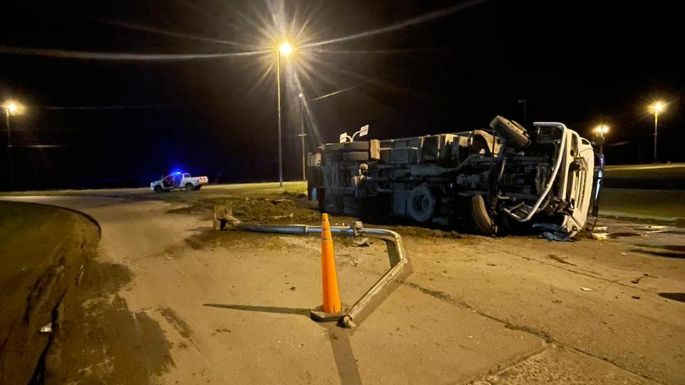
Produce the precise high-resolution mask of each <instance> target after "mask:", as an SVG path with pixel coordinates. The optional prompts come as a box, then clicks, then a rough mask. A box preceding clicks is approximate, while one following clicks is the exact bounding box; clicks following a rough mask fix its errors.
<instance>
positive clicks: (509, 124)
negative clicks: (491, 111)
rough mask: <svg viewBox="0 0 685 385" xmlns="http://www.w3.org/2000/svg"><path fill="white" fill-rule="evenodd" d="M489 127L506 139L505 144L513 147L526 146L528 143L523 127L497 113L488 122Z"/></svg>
mask: <svg viewBox="0 0 685 385" xmlns="http://www.w3.org/2000/svg"><path fill="white" fill-rule="evenodd" d="M490 128H492V129H493V130H495V132H497V133H498V134H500V135H501V136H502V137H503V138H504V139H505V140H506V141H507V144H508V145H510V146H511V147H513V148H515V149H522V148H526V147H528V145H530V138H529V137H528V132H527V131H526V129H525V127H523V126H522V125H520V124H518V123H516V122H515V121H513V120H509V119H506V118H503V117H501V116H499V115H497V116H495V118H494V119H492V121H491V122H490Z"/></svg>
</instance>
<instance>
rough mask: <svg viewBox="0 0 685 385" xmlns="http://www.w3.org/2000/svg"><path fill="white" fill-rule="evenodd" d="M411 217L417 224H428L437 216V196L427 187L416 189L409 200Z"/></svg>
mask: <svg viewBox="0 0 685 385" xmlns="http://www.w3.org/2000/svg"><path fill="white" fill-rule="evenodd" d="M407 203H408V204H407V211H408V212H409V216H411V218H412V219H413V220H415V221H417V222H420V223H423V222H428V221H430V220H431V218H433V214H435V195H433V193H432V192H431V190H430V189H429V188H428V186H426V185H423V184H422V185H420V186H416V187H414V188H413V189H412V190H411V192H409V198H408V199H407Z"/></svg>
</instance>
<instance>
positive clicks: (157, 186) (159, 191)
mask: <svg viewBox="0 0 685 385" xmlns="http://www.w3.org/2000/svg"><path fill="white" fill-rule="evenodd" d="M155 192H156V193H161V192H162V186H160V185H156V186H155Z"/></svg>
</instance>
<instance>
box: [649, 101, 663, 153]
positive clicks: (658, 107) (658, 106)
mask: <svg viewBox="0 0 685 385" xmlns="http://www.w3.org/2000/svg"><path fill="white" fill-rule="evenodd" d="M649 108H650V109H651V110H652V111H653V112H654V163H656V162H657V139H658V137H659V113H661V112H662V111H664V109H666V103H664V102H662V101H656V102H654V103H652V105H650V106H649Z"/></svg>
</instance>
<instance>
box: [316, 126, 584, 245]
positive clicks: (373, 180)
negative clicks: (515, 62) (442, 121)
mask: <svg viewBox="0 0 685 385" xmlns="http://www.w3.org/2000/svg"><path fill="white" fill-rule="evenodd" d="M594 159H595V154H594V151H593V149H592V145H591V144H590V142H589V141H588V140H587V139H584V138H581V137H580V136H579V135H578V134H577V133H576V132H575V131H573V130H570V129H568V128H567V127H566V126H565V125H563V124H562V123H544V122H543V123H535V124H534V127H533V129H531V130H530V131H528V130H526V129H525V128H524V127H522V126H521V125H519V124H518V123H516V122H514V121H510V120H507V119H505V118H503V117H500V116H497V117H495V119H493V120H492V122H491V123H490V128H489V129H485V130H482V129H478V130H473V131H465V132H457V133H448V134H439V135H427V136H419V137H413V138H404V139H389V140H375V139H372V140H369V141H356V142H345V143H329V144H325V145H323V146H321V147H320V148H319V151H318V152H316V153H313V154H310V157H309V166H310V167H309V173H308V181H309V193H310V198H311V199H316V200H318V201H319V206H320V208H321V210H323V211H326V212H329V213H333V214H347V215H353V216H365V215H370V214H381V215H387V214H392V215H394V216H396V217H401V218H407V219H411V220H413V221H415V222H418V223H436V224H440V225H451V224H455V223H459V222H463V221H464V220H469V218H470V220H471V221H472V222H473V223H474V224H475V226H476V227H477V228H478V229H479V230H480V231H481V232H482V233H484V234H490V235H491V234H497V233H503V232H506V231H511V230H514V229H519V228H521V229H523V228H531V227H533V226H536V227H543V228H545V229H549V230H552V231H554V232H560V233H564V234H565V235H567V236H574V235H575V234H576V233H577V232H578V231H580V230H582V229H583V228H584V227H585V224H586V222H587V217H588V212H589V208H590V206H591V200H592V197H593V196H595V195H596V194H593V185H594V183H593V178H594V174H595V173H594V168H595V167H594V166H595V162H594Z"/></svg>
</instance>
